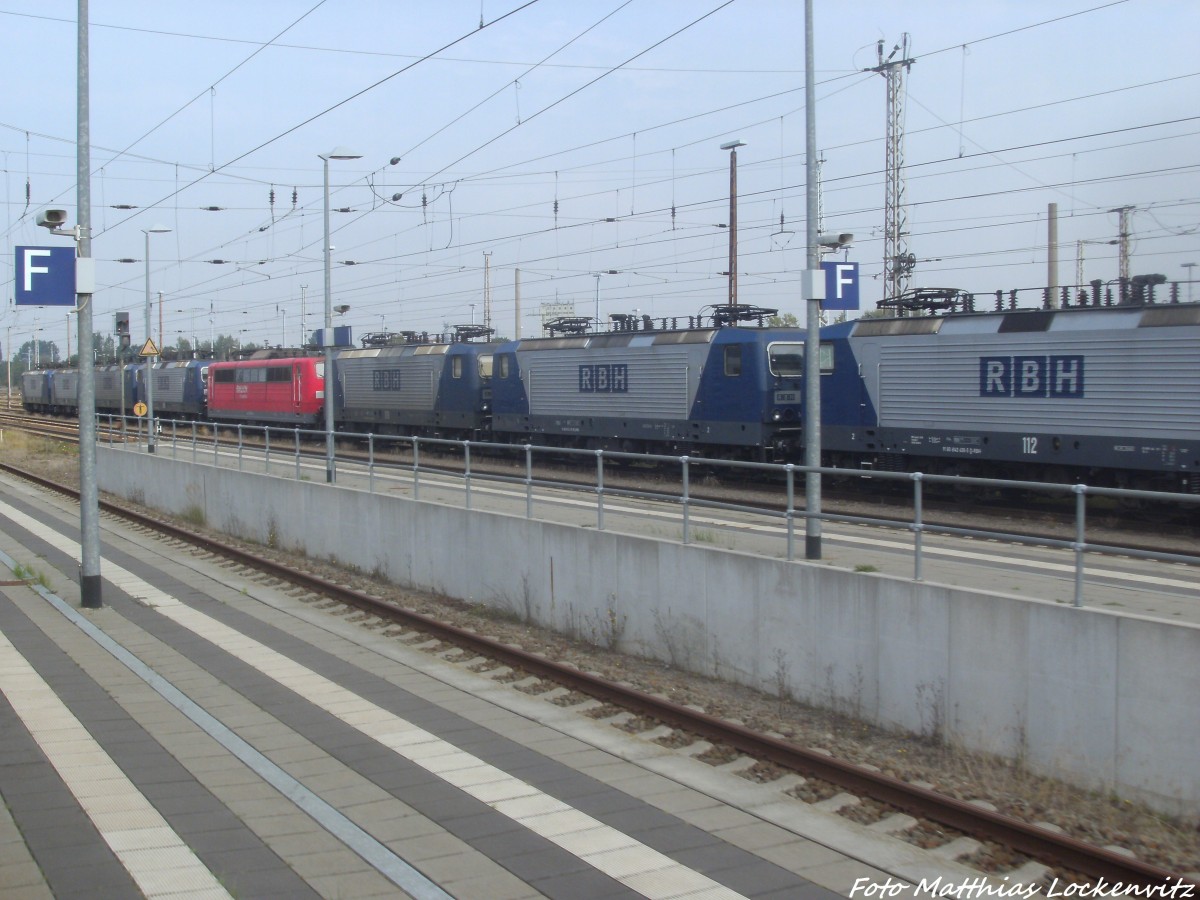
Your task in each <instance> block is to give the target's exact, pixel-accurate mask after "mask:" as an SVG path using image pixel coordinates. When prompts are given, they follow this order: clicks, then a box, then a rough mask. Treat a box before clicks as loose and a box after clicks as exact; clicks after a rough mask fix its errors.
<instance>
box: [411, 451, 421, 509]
mask: <svg viewBox="0 0 1200 900" xmlns="http://www.w3.org/2000/svg"><path fill="white" fill-rule="evenodd" d="M412 445H413V499H414V500H419V499H420V497H421V439H420V438H419V437H416V436H415V435H414V436H413V439H412Z"/></svg>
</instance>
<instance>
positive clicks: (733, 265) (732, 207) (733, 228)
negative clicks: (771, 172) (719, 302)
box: [721, 141, 746, 306]
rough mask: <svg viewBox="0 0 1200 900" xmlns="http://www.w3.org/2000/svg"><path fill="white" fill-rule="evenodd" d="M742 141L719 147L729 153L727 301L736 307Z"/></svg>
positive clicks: (730, 142) (743, 143)
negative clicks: (738, 206)
mask: <svg viewBox="0 0 1200 900" xmlns="http://www.w3.org/2000/svg"><path fill="white" fill-rule="evenodd" d="M745 146H746V144H745V142H743V141H729V142H727V143H724V144H722V145H721V149H722V150H728V151H729V299H728V303H729V305H730V306H737V302H738V295H737V148H738V147H745Z"/></svg>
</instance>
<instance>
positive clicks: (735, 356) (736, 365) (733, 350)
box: [725, 344, 742, 377]
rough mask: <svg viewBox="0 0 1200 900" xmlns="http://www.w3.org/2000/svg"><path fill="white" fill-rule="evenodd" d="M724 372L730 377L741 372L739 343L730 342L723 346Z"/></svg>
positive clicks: (740, 347) (740, 348) (740, 346)
mask: <svg viewBox="0 0 1200 900" xmlns="http://www.w3.org/2000/svg"><path fill="white" fill-rule="evenodd" d="M725 374H726V375H728V376H730V377H736V376H738V375H741V374H742V345H741V344H730V345H729V346H728V347H726V348H725Z"/></svg>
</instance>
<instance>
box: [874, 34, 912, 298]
mask: <svg viewBox="0 0 1200 900" xmlns="http://www.w3.org/2000/svg"><path fill="white" fill-rule="evenodd" d="M877 52H878V54H879V65H877V66H875V67H874V68H871V69H869V70H868V71H870V72H878V73H879V74H880V75H882V76H883V77H884V79H885V80H886V81H887V147H886V154H885V161H884V184H885V188H886V196H885V198H884V206H883V230H884V237H883V292H884V299H885V300H894V299H896V298H898V297H899V296H900V295H901V294H903V293H904V292H905V291H906V290H908V282H909V276H910V275H911V274H912V270H913V267H914V266H915V264H916V259H915V258H914V257H913V255H912V254H911V253H909V252H908V230H907V228H908V216H907V213H906V212H905V207H904V201H905V198H904V76H905V73H907V72H908V70H909V69H910V68H911V67H912V64H913V60H911V59H909V58H908V34H907V33H906V34H905V35H904V36H903V37H902V38H901V39H900V43H899V44H897V45H895V46H894V47H892V52H891V53H890V54H888V57H887V59H884V57H883V41H880V42H879V44H878V47H877ZM897 54H899V56H900V58H899V59H897V58H896V56H897Z"/></svg>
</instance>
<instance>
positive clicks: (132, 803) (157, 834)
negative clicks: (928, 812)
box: [0, 478, 969, 900]
mask: <svg viewBox="0 0 1200 900" xmlns="http://www.w3.org/2000/svg"><path fill="white" fill-rule="evenodd" d="M78 527H79V526H78V513H77V510H76V509H75V508H74V507H70V506H68V505H66V503H65V502H64V501H61V500H60V499H58V498H55V497H53V496H51V495H49V494H45V493H41V492H38V491H36V489H34V488H31V487H29V486H28V485H25V484H23V483H21V482H17V481H13V480H9V479H6V478H0V581H2V582H3V584H0V688H2V692H3V696H2V698H0V797H2V799H3V801H4V802H3V804H2V805H0V894H2V895H3V896H4V897H5V898H8V900H12V898H35V897H37V898H40V897H58V898H68V897H85V896H86V897H88V898H95V897H106V898H107V897H141V896H145V897H171V898H175V897H179V898H201V897H205V898H207V897H239V898H250V897H262V898H272V897H279V898H283V897H288V898H296V897H341V898H349V897H418V898H442V897H455V898H464V900H465V898H488V900H504V898H534V897H555V898H572V900H579V898H608V897H613V898H616V897H652V898H662V900H667V898H694V900H717V898H736V897H764V898H785V897H786V898H814V900H816V898H822V897H832V896H838V895H842V896H846V895H849V893H850V890H851V888H852V887H853V886H854V885H855V884H856V883H857V884H862V883H866V882H862V881H860V879H866V880H867V882H870V883H884V882H885V881H887V880H888V879H900V880H901V881H907V882H909V883H915V882H916V881H917V880H918V879H919V878H922V877H929V878H935V877H938V876H941V877H945V878H952V879H961V878H963V877H965V876H966V875H967V874H969V873H967V870H965V869H962V868H961V867H958V866H956V865H955V864H953V863H951V862H949V861H946V862H945V863H944V864H942V863H940V862H937V861H936V860H934V859H933V858H932V857H931V856H930V855H929V854H927V853H924V852H922V851H919V850H917V849H916V848H915V847H913V848H911V849H905V848H906V847H907V845H903V844H901V843H900V842H899V841H896V840H895V839H892V838H885V837H884V836H882V835H880V836H879V837H878V838H875V837H872V836H871V835H869V834H867V833H866V831H865V829H863V828H862V827H861V826H855V825H853V823H849V822H846V821H844V820H840V819H839V817H836V816H832V815H829V814H828V813H821V812H815V811H814V812H804V811H800V812H797V811H795V810H793V811H791V812H787V813H782V812H772V811H773V810H778V809H779V808H780V807H782V806H783V805H784V804H782V802H781V801H782V798H781V797H780V796H779V795H778V794H777V793H774V792H773V791H774V789H773V788H771V787H770V786H763V785H756V784H753V783H751V782H749V781H745V780H744V779H739V778H737V777H736V776H735V775H732V774H730V775H723V774H720V773H716V774H714V773H712V770H711V767H708V766H706V765H705V764H703V763H700V762H698V761H695V760H690V759H686V758H679V757H677V756H676V755H674V754H672V753H671V752H670V751H668V750H666V749H664V748H662V747H659V746H658V745H654V744H652V743H650V742H647V741H642V740H640V739H638V738H636V737H635V736H631V735H625V734H624V733H621V732H618V731H617V729H613V728H611V727H608V726H604V725H601V724H598V723H596V722H595V721H594V720H591V719H588V718H587V717H585V716H582V715H580V714H578V713H575V712H572V711H571V710H570V709H569V708H568V709H562V708H558V707H555V706H553V705H552V704H549V703H546V702H545V701H542V700H538V699H536V698H530V697H525V696H523V695H521V694H520V693H519V692H516V691H512V690H511V689H509V688H505V687H502V686H500V685H497V684H496V683H495V682H494V681H492V680H490V679H489V678H487V677H486V676H485V675H483V674H479V673H475V672H472V671H471V670H470V669H469V667H464V666H462V665H454V664H452V663H450V662H448V661H446V660H443V659H439V658H437V657H436V656H430V655H429V654H426V653H422V652H421V651H420V650H419V649H416V648H413V647H409V646H406V645H405V644H404V643H403V642H402V641H399V640H397V639H396V637H395V635H393V634H389V633H388V629H386V628H384V627H383V623H380V624H379V627H377V628H373V627H371V623H363V622H352V621H348V620H347V619H346V618H340V617H337V616H332V615H330V614H329V613H327V612H324V611H322V610H320V609H318V608H316V607H317V605H318V604H312V603H311V602H305V599H306V598H303V597H298V596H295V595H294V592H291V593H289V591H288V588H287V586H285V585H275V584H269V583H263V582H261V581H257V580H255V579H254V578H253V577H252V576H251V575H248V574H242V573H239V572H237V571H233V570H230V569H229V568H226V567H223V566H221V565H220V564H219V563H218V562H217V561H209V560H205V559H202V558H199V557H196V556H194V555H192V554H190V553H188V552H186V551H184V550H183V549H181V548H180V547H179V546H177V545H171V544H169V543H165V542H160V541H159V540H158V539H155V538H149V537H146V536H144V535H141V534H137V533H134V532H133V531H131V530H128V529H126V528H124V527H123V526H122V525H121V524H119V523H115V522H111V521H108V520H105V522H104V524H103V528H102V542H103V562H102V575H103V578H104V589H103V597H104V603H105V605H104V607H103V608H102V609H99V610H82V609H80V608H79V597H78V589H77V582H78V578H77V571H78V559H79V546H78ZM307 599H309V600H311V598H307ZM701 770H703V772H701ZM739 782H740V784H738V783H739ZM788 806H789V809H790V808H791V807H792V806H803V804H796V803H795V802H794V801H792V802H791V804H789V805H788ZM789 817H790V818H789ZM826 820H828V821H826ZM898 848H899V849H898Z"/></svg>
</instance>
